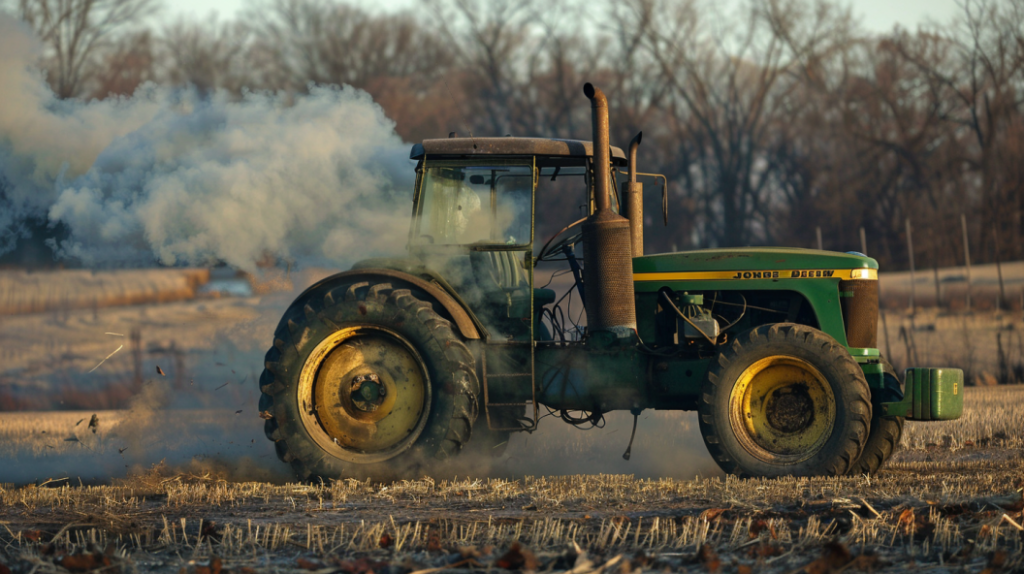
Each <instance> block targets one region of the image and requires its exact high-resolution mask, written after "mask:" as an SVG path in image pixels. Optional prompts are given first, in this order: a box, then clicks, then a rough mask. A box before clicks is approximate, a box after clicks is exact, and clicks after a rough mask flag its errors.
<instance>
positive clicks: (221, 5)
mask: <svg viewBox="0 0 1024 574" xmlns="http://www.w3.org/2000/svg"><path fill="white" fill-rule="evenodd" d="M248 1H249V0H173V1H170V2H168V3H167V6H168V8H167V10H166V12H165V15H166V16H172V17H176V16H178V15H193V16H196V17H199V18H205V17H208V16H209V14H210V13H211V12H216V13H217V15H218V19H219V20H222V21H223V20H227V19H230V18H232V17H233V16H234V15H235V14H236V13H237V12H238V11H239V10H240V9H241V8H242V7H243V6H244V5H246V4H247V3H248ZM349 1H350V2H351V3H354V4H357V5H360V6H363V7H364V8H366V9H368V10H371V11H378V10H379V11H392V10H401V9H404V8H413V9H415V10H426V8H425V7H424V5H423V2H422V1H420V0H349ZM848 1H849V2H850V4H851V5H852V6H853V11H854V14H856V15H857V16H858V17H859V18H861V23H862V24H863V25H864V27H865V28H866V29H867V30H868V31H871V32H888V31H889V30H891V29H892V27H893V26H895V25H896V24H899V25H901V26H903V27H904V28H908V29H911V30H913V29H916V28H917V25H918V24H920V23H924V22H925V21H927V20H929V19H931V20H934V21H936V22H939V23H945V22H948V21H949V20H950V19H951V18H952V17H953V16H954V15H955V14H956V12H957V10H958V8H957V5H956V0H848Z"/></svg>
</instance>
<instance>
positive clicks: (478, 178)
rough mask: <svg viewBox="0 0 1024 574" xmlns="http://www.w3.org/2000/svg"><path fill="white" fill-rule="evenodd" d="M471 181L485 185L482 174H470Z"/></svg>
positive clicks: (474, 183)
mask: <svg viewBox="0 0 1024 574" xmlns="http://www.w3.org/2000/svg"><path fill="white" fill-rule="evenodd" d="M469 183H472V184H473V185H483V184H484V176H482V175H471V176H469Z"/></svg>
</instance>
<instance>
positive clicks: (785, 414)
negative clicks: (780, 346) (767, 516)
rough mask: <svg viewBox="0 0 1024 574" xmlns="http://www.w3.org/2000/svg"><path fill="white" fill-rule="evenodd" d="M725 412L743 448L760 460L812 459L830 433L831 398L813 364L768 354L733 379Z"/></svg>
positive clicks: (833, 407) (833, 408) (833, 404)
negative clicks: (727, 413)
mask: <svg viewBox="0 0 1024 574" xmlns="http://www.w3.org/2000/svg"><path fill="white" fill-rule="evenodd" d="M729 413H730V414H729V418H730V424H731V425H732V428H733V431H734V434H735V436H736V438H737V440H738V441H739V442H740V444H741V445H742V446H743V448H744V449H746V450H747V451H748V452H750V453H751V454H752V455H754V456H756V457H758V458H760V459H761V460H764V461H765V462H784V463H795V462H800V461H803V460H807V459H809V458H810V457H812V456H814V455H815V454H816V453H817V452H818V451H820V450H821V448H822V447H823V446H824V445H825V443H826V442H827V441H828V439H829V437H830V436H831V435H832V427H833V425H834V424H835V419H836V405H835V396H834V395H833V393H832V387H831V386H829V383H828V381H827V380H826V379H825V376H824V375H822V374H821V371H819V370H818V369H817V368H816V367H815V366H814V365H812V364H810V363H808V362H807V361H805V360H803V359H799V358H797V357H793V356H788V355H773V356H769V357H765V358H763V359H759V360H757V361H755V362H754V363H753V364H751V365H750V366H749V367H747V368H746V369H745V370H744V371H743V373H742V374H741V375H740V376H739V378H738V379H737V380H736V383H735V385H734V386H733V389H732V393H731V395H730V398H729Z"/></svg>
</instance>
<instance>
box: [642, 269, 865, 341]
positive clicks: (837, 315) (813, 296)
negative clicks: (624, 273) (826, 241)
mask: <svg viewBox="0 0 1024 574" xmlns="http://www.w3.org/2000/svg"><path fill="white" fill-rule="evenodd" d="M639 259H642V258H640V257H637V258H635V259H633V262H634V263H633V268H634V269H636V261H638V260H639ZM838 283H839V280H838V279H835V280H832V279H806V280H801V279H793V280H791V281H787V282H786V283H785V284H780V283H779V282H778V281H772V280H767V281H761V280H749V281H743V282H742V283H739V282H737V281H714V280H712V281H665V282H661V281H635V282H634V283H633V285H634V288H635V290H636V292H637V293H656V292H657V291H658V289H660V288H662V287H668V288H669V289H672V290H674V291H732V290H744V291H779V290H780V289H786V290H789V291H795V292H797V293H800V294H801V295H803V296H804V298H805V299H807V302H808V303H809V304H810V305H811V308H812V309H813V310H814V314H815V316H816V317H817V318H818V328H819V329H821V330H822V331H824V332H826V333H828V334H829V335H831V336H832V337H834V338H835V340H836V341H838V342H839V343H840V344H841V345H846V327H845V325H844V324H843V311H842V308H841V307H840V306H839V289H838V287H837V286H836V285H837V284H838Z"/></svg>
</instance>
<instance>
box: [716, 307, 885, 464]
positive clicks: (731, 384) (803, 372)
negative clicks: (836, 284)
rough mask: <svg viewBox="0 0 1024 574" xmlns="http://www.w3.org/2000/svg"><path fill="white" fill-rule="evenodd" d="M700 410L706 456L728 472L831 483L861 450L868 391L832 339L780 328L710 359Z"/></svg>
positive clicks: (763, 329)
mask: <svg viewBox="0 0 1024 574" xmlns="http://www.w3.org/2000/svg"><path fill="white" fill-rule="evenodd" d="M698 411H699V421H700V428H701V432H702V434H703V435H704V442H705V444H706V445H707V447H708V451H709V452H710V453H711V456H712V457H714V459H715V461H716V462H717V463H718V465H719V466H721V467H722V469H723V470H725V471H726V472H728V473H731V474H738V475H742V476H766V477H774V476H785V475H794V476H816V475H831V476H835V475H842V474H845V473H846V472H847V471H848V470H849V469H850V468H851V467H852V465H853V463H854V462H855V461H856V460H857V459H858V457H859V456H860V454H861V451H862V450H863V448H864V444H865V442H866V441H867V438H868V429H869V425H870V421H871V392H870V389H869V388H868V384H867V381H866V379H865V378H864V373H863V371H862V370H861V368H860V367H859V366H858V365H857V362H856V361H855V360H854V359H853V357H851V356H850V354H849V353H848V352H847V351H846V349H845V348H844V347H843V346H842V345H840V344H839V343H838V342H836V340H835V339H833V338H832V337H830V336H828V335H827V334H825V333H823V332H821V331H819V330H817V329H813V328H811V327H807V326H805V325H797V324H793V323H777V324H773V325H762V326H760V327H756V328H754V329H752V330H750V331H748V332H746V333H744V334H742V335H739V336H738V337H737V338H735V339H734V340H733V342H732V343H731V344H730V345H728V346H727V347H726V348H724V349H723V350H722V351H721V352H720V353H719V355H718V356H717V357H716V358H715V359H714V360H712V363H711V366H710V367H709V369H708V374H707V378H706V379H705V382H704V385H703V388H702V392H701V397H700V401H699V405H698Z"/></svg>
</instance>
